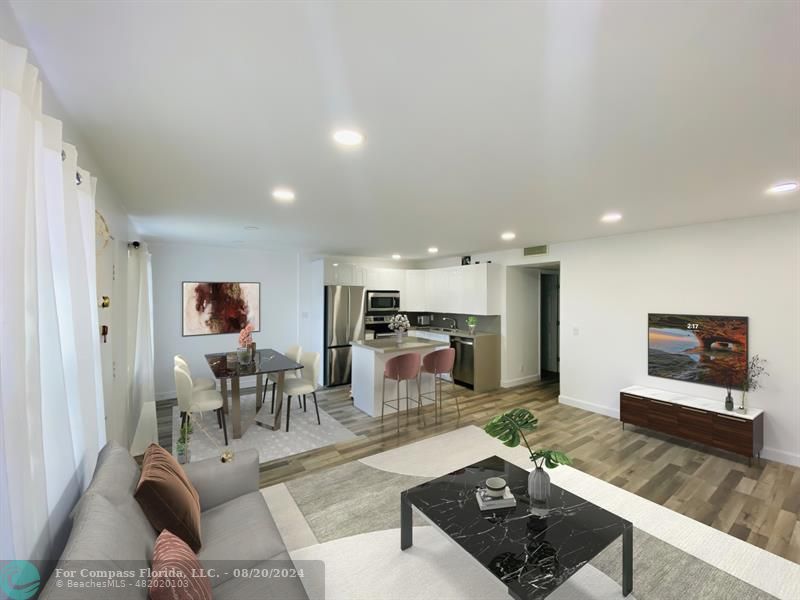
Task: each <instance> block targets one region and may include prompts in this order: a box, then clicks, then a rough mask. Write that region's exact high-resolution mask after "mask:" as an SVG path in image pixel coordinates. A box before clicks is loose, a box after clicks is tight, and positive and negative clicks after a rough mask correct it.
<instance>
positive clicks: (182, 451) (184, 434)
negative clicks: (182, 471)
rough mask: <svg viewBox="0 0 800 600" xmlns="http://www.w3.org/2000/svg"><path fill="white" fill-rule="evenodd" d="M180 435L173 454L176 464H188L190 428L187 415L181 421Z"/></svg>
mask: <svg viewBox="0 0 800 600" xmlns="http://www.w3.org/2000/svg"><path fill="white" fill-rule="evenodd" d="M180 432H181V435H180V437H178V441H177V443H176V444H175V452H176V453H177V455H178V462H179V463H180V464H182V465H185V464H188V463H189V436H190V435H191V433H192V426H191V424H190V423H189V415H188V414H187V415H186V417H184V419H183V421H181V429H180Z"/></svg>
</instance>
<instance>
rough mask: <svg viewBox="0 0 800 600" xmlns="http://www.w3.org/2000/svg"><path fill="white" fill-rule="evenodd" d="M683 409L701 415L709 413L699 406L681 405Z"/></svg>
mask: <svg viewBox="0 0 800 600" xmlns="http://www.w3.org/2000/svg"><path fill="white" fill-rule="evenodd" d="M681 408H682V409H683V410H690V411H692V412H696V413H700V414H701V415H707V414H708V413H707V412H706V411H704V410H700V409H699V408H690V407H688V406H681Z"/></svg>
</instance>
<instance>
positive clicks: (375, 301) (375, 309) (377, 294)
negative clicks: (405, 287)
mask: <svg viewBox="0 0 800 600" xmlns="http://www.w3.org/2000/svg"><path fill="white" fill-rule="evenodd" d="M398 310H400V292H398V291H397V290H367V307H366V311H367V312H368V313H386V312H397V311H398Z"/></svg>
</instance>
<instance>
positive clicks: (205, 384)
mask: <svg viewBox="0 0 800 600" xmlns="http://www.w3.org/2000/svg"><path fill="white" fill-rule="evenodd" d="M174 360H175V366H176V367H177V366H179V365H180V366H181V367H183V368H184V370H185V371H186V372H187V373H188V374H189V377H190V378H191V380H192V389H193V390H194V391H196V392H201V391H203V390H215V389H217V384H216V382H215V381H214V380H213V379H209V378H207V377H192V370H191V369H190V368H189V363H188V361H187V360H186V359H185V358H183V357H182V356H181V355H180V354H176V355H175V359H174Z"/></svg>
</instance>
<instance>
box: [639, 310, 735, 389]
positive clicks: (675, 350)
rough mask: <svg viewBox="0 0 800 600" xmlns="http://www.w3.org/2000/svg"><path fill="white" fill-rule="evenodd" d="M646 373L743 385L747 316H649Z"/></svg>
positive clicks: (711, 383) (723, 385)
mask: <svg viewBox="0 0 800 600" xmlns="http://www.w3.org/2000/svg"><path fill="white" fill-rule="evenodd" d="M647 327H648V334H647V340H648V362H647V374H648V375H652V376H653V377H666V378H668V379H677V380H679V381H689V382H692V383H702V384H705V385H716V386H721V387H725V386H726V385H729V384H730V385H731V386H732V387H734V388H741V382H742V379H743V377H744V375H745V373H746V372H747V317H716V316H707V315H669V314H660V313H651V314H649V315H648V323H647Z"/></svg>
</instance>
